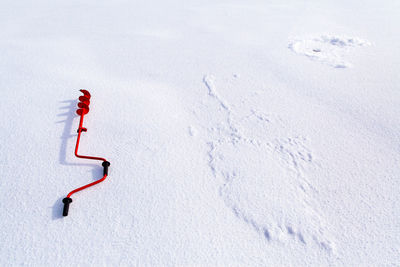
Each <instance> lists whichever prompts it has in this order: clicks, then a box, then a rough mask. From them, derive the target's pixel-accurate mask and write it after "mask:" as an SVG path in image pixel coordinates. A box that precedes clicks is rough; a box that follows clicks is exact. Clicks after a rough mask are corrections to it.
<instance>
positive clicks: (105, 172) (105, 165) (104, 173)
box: [101, 161, 110, 175]
mask: <svg viewBox="0 0 400 267" xmlns="http://www.w3.org/2000/svg"><path fill="white" fill-rule="evenodd" d="M101 165H102V166H103V168H104V170H103V175H108V167H109V166H110V162H108V161H103V163H102V164H101Z"/></svg>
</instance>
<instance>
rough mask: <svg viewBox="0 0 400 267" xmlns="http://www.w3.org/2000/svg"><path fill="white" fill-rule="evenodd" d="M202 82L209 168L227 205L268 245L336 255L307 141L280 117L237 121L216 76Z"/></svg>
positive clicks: (249, 117) (252, 114) (258, 115)
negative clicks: (307, 248) (205, 92)
mask: <svg viewBox="0 0 400 267" xmlns="http://www.w3.org/2000/svg"><path fill="white" fill-rule="evenodd" d="M203 82H204V83H205V85H206V87H207V89H208V97H207V100H206V103H205V104H204V105H205V107H203V111H202V112H201V113H202V115H204V117H203V118H201V117H200V116H199V115H197V116H198V118H199V119H200V120H203V122H204V124H205V127H204V128H205V130H206V137H205V138H206V142H207V144H208V145H209V151H208V160H209V161H208V165H209V167H210V169H211V171H212V173H213V174H214V176H215V177H216V178H219V179H220V181H221V186H220V188H219V194H220V196H221V197H222V198H223V200H224V202H225V204H226V205H227V207H229V208H231V209H232V211H233V212H234V214H235V215H236V216H237V217H238V218H240V219H241V220H243V221H244V222H245V223H247V224H248V225H249V226H250V227H251V228H252V229H254V230H255V231H257V232H258V233H259V234H260V236H262V237H263V238H265V239H266V240H268V241H269V242H280V243H285V242H289V240H297V242H299V244H301V245H304V246H317V247H318V248H320V249H321V250H323V251H327V252H329V253H330V252H332V251H333V250H334V243H333V241H332V238H331V237H330V235H329V233H328V231H327V230H326V228H325V226H324V225H325V223H324V220H323V218H322V216H321V215H320V212H319V211H318V208H317V206H318V205H317V203H316V200H315V198H314V196H315V195H316V194H318V192H317V190H316V189H315V188H314V187H313V186H312V184H311V183H310V182H309V181H308V179H307V175H306V174H307V172H308V170H309V169H312V168H315V167H316V166H317V164H316V163H315V161H314V159H313V155H312V152H311V151H310V149H308V148H307V145H306V143H307V140H306V138H304V137H301V136H295V137H290V134H289V133H288V132H287V131H289V130H287V129H285V124H284V122H283V121H282V120H281V119H280V118H279V117H278V116H274V115H268V114H263V113H261V112H259V111H257V110H255V109H251V110H250V112H249V114H248V115H247V116H244V117H242V118H237V117H235V112H234V110H235V109H234V107H233V106H232V105H230V104H229V103H228V102H227V101H225V100H224V99H223V98H222V97H221V96H220V95H219V94H218V92H217V90H216V85H215V78H214V77H213V76H205V77H204V79H203ZM204 112H206V113H207V114H204ZM209 113H212V114H211V115H209ZM207 116H209V117H207ZM208 118H210V119H208ZM215 118H217V119H215ZM282 133H285V134H286V136H284V135H283V134H282Z"/></svg>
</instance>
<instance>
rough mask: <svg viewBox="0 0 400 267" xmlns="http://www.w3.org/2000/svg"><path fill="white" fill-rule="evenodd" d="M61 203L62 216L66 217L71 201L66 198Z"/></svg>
mask: <svg viewBox="0 0 400 267" xmlns="http://www.w3.org/2000/svg"><path fill="white" fill-rule="evenodd" d="M62 202H63V203H64V209H63V216H68V210H69V204H70V203H71V202H72V199H71V198H69V197H66V198H64V199H63V200H62Z"/></svg>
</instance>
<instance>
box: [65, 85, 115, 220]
mask: <svg viewBox="0 0 400 267" xmlns="http://www.w3.org/2000/svg"><path fill="white" fill-rule="evenodd" d="M81 92H82V93H83V94H84V97H83V99H81V98H82V97H80V98H79V100H81V102H80V103H79V104H78V106H79V107H80V109H78V110H77V113H78V115H79V116H80V120H79V128H78V138H77V140H76V145H75V156H76V157H78V158H84V159H92V160H101V161H103V163H102V166H103V168H104V172H103V178H101V179H99V180H97V181H94V182H92V183H89V184H87V185H84V186H81V187H78V188H76V189H74V190H72V191H71V192H69V193H68V195H67V197H66V198H64V199H63V203H64V210H63V216H68V210H69V204H70V203H71V202H72V199H71V196H72V195H73V194H75V193H76V192H79V191H81V190H84V189H86V188H88V187H91V186H94V185H96V184H98V183H101V182H103V181H104V180H105V179H106V178H107V175H108V167H109V166H110V162H108V161H107V160H106V159H105V158H101V157H93V156H84V155H79V154H78V148H79V142H80V139H81V134H82V132H86V131H87V129H86V128H83V127H82V125H83V117H84V116H85V114H86V113H88V112H89V104H90V101H89V99H90V93H89V92H88V91H86V90H81Z"/></svg>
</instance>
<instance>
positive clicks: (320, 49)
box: [288, 35, 371, 68]
mask: <svg viewBox="0 0 400 267" xmlns="http://www.w3.org/2000/svg"><path fill="white" fill-rule="evenodd" d="M369 45H371V44H370V43H369V42H368V41H365V40H362V39H360V38H357V37H346V36H330V35H322V36H318V37H314V38H308V39H296V40H292V41H291V42H290V43H289V46H288V47H289V49H290V50H292V51H293V52H295V53H296V54H299V55H303V56H306V57H307V58H309V59H311V60H315V61H319V62H322V63H325V64H327V65H330V66H332V67H335V68H348V67H351V66H352V65H351V63H350V62H348V61H347V60H346V56H347V55H348V54H349V53H350V52H351V50H353V49H354V48H355V47H362V46H369Z"/></svg>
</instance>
